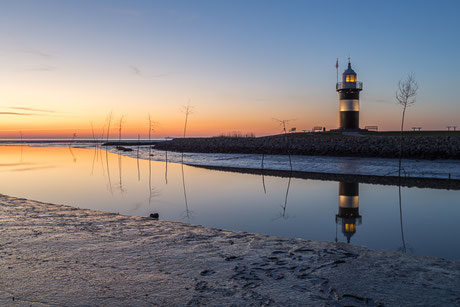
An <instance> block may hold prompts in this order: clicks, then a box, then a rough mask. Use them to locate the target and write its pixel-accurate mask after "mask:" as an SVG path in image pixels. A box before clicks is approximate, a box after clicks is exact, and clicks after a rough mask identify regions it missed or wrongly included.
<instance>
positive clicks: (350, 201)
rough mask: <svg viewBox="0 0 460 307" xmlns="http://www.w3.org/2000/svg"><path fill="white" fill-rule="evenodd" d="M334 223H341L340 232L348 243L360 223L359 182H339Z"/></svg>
mask: <svg viewBox="0 0 460 307" xmlns="http://www.w3.org/2000/svg"><path fill="white" fill-rule="evenodd" d="M335 223H336V224H340V225H342V228H341V229H342V233H343V235H344V236H345V237H346V238H347V243H350V239H351V237H352V236H353V235H354V234H355V233H356V228H357V227H356V226H357V225H359V224H361V223H362V219H361V215H359V183H353V182H352V183H350V182H339V212H338V213H337V215H336V216H335ZM335 241H336V242H337V234H336V237H335Z"/></svg>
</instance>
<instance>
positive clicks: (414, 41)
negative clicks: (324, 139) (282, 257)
mask: <svg viewBox="0 0 460 307" xmlns="http://www.w3.org/2000/svg"><path fill="white" fill-rule="evenodd" d="M459 12H460V1H457V0H453V1H293V0H291V1H281V0H280V1H247V0H244V1H83V0H79V1H38V0H37V1H32V0H31V1H22V0H14V1H13V0H12V1H7V0H0V138H11V137H19V134H20V133H19V131H22V134H23V136H24V138H33V137H60V138H71V137H72V135H73V134H74V133H76V134H77V137H79V138H83V137H88V136H90V135H91V122H92V123H93V126H94V128H95V130H96V132H97V134H98V135H100V134H101V133H102V128H103V126H104V125H105V123H106V118H107V115H108V113H110V112H111V111H112V112H113V121H114V123H112V127H113V128H112V129H111V134H112V135H113V136H115V134H117V133H118V132H117V129H118V127H117V126H118V123H116V122H117V121H119V119H120V116H122V115H124V116H125V117H124V121H123V123H124V124H123V136H124V137H131V138H133V137H134V138H135V137H137V135H138V134H141V137H146V135H147V133H148V114H149V113H150V115H151V117H152V120H153V121H155V122H158V124H157V125H156V127H155V131H154V133H153V135H154V136H155V137H162V136H178V135H180V134H181V133H182V129H183V121H184V115H183V114H182V113H181V111H180V108H181V106H182V105H185V104H187V102H188V100H189V99H190V100H191V104H192V105H193V106H194V113H193V114H192V115H191V116H190V121H189V126H188V134H189V135H193V136H214V135H218V134H221V133H229V132H232V131H241V132H243V133H246V132H253V133H255V134H256V135H265V134H271V133H278V132H280V126H279V124H278V123H277V122H276V121H274V120H273V118H278V119H295V121H292V122H291V123H290V126H291V127H297V129H298V130H302V129H311V128H312V127H313V126H326V127H327V128H328V129H330V128H336V127H337V125H338V95H337V93H336V92H335V82H336V70H335V61H336V58H339V63H340V68H339V72H340V73H341V72H343V70H344V69H345V65H346V61H347V57H348V56H350V57H351V62H352V65H353V68H354V69H355V70H356V72H357V73H358V79H359V80H360V81H362V82H363V83H364V90H363V91H362V94H361V122H360V124H361V126H365V125H378V126H379V128H380V129H381V130H392V129H398V125H399V121H400V113H401V109H400V107H399V106H397V105H396V104H395V99H394V93H395V90H396V86H397V83H398V80H400V79H401V78H403V77H404V76H405V75H407V74H408V73H410V72H413V73H415V75H416V79H417V81H418V83H419V86H420V90H419V95H418V99H417V103H416V104H415V105H414V106H413V107H411V108H410V109H409V110H408V113H407V127H408V128H410V127H412V126H421V127H423V129H426V130H435V129H446V126H447V125H458V126H460V101H459V98H458V94H457V86H459V85H460V77H459V72H460V56H459V55H460V19H459V18H458V13H459Z"/></svg>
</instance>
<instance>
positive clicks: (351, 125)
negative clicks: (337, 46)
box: [336, 58, 363, 130]
mask: <svg viewBox="0 0 460 307" xmlns="http://www.w3.org/2000/svg"><path fill="white" fill-rule="evenodd" d="M336 67H337V69H338V62H337V64H336ZM337 79H338V72H337ZM337 81H338V80H337ZM336 90H337V92H338V93H339V113H340V115H339V130H361V129H359V92H360V91H362V90H363V83H362V82H359V81H358V79H357V76H356V72H355V71H354V70H353V69H352V68H351V63H350V58H348V67H347V69H346V70H345V71H344V72H343V74H342V82H337V85H336Z"/></svg>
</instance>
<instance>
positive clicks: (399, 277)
mask: <svg viewBox="0 0 460 307" xmlns="http://www.w3.org/2000/svg"><path fill="white" fill-rule="evenodd" d="M0 233H1V236H0V242H1V244H0V259H1V261H0V272H1V274H0V276H1V277H0V289H1V290H0V302H1V303H2V304H20V305H21V304H38V305H40V304H42V305H53V304H56V305H71V306H73V305H82V304H83V305H85V304H91V305H127V304H129V305H152V304H154V305H200V304H209V305H230V304H235V305H250V304H254V305H274V306H279V305H286V304H287V305H311V306H328V305H333V304H341V305H355V306H369V305H370V306H383V305H384V306H398V305H404V304H410V305H425V306H439V305H443V306H455V305H458V304H459V303H460V289H459V288H458V284H459V283H460V262H459V261H448V260H444V259H441V258H435V257H425V256H415V255H410V254H403V253H400V252H394V251H373V250H369V249H367V248H364V247H358V246H351V245H348V244H345V243H330V242H315V241H308V240H302V239H289V238H281V237H271V236H267V235H260V234H253V233H246V232H241V231H227V230H221V229H214V228H207V227H203V226H195V225H190V224H185V223H181V222H169V221H163V220H151V219H147V218H143V217H131V216H123V215H117V214H113V213H104V212H98V211H92V210H86V209H78V208H73V207H69V206H64V205H55V204H47V203H42V202H37V201H32V200H27V199H21V198H15V197H11V196H5V195H0ZM13 298H14V301H13Z"/></svg>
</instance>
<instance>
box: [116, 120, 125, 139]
mask: <svg viewBox="0 0 460 307" xmlns="http://www.w3.org/2000/svg"><path fill="white" fill-rule="evenodd" d="M123 117H125V116H124V115H122V116H121V117H120V125H119V126H118V142H121V129H122V127H123Z"/></svg>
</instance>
